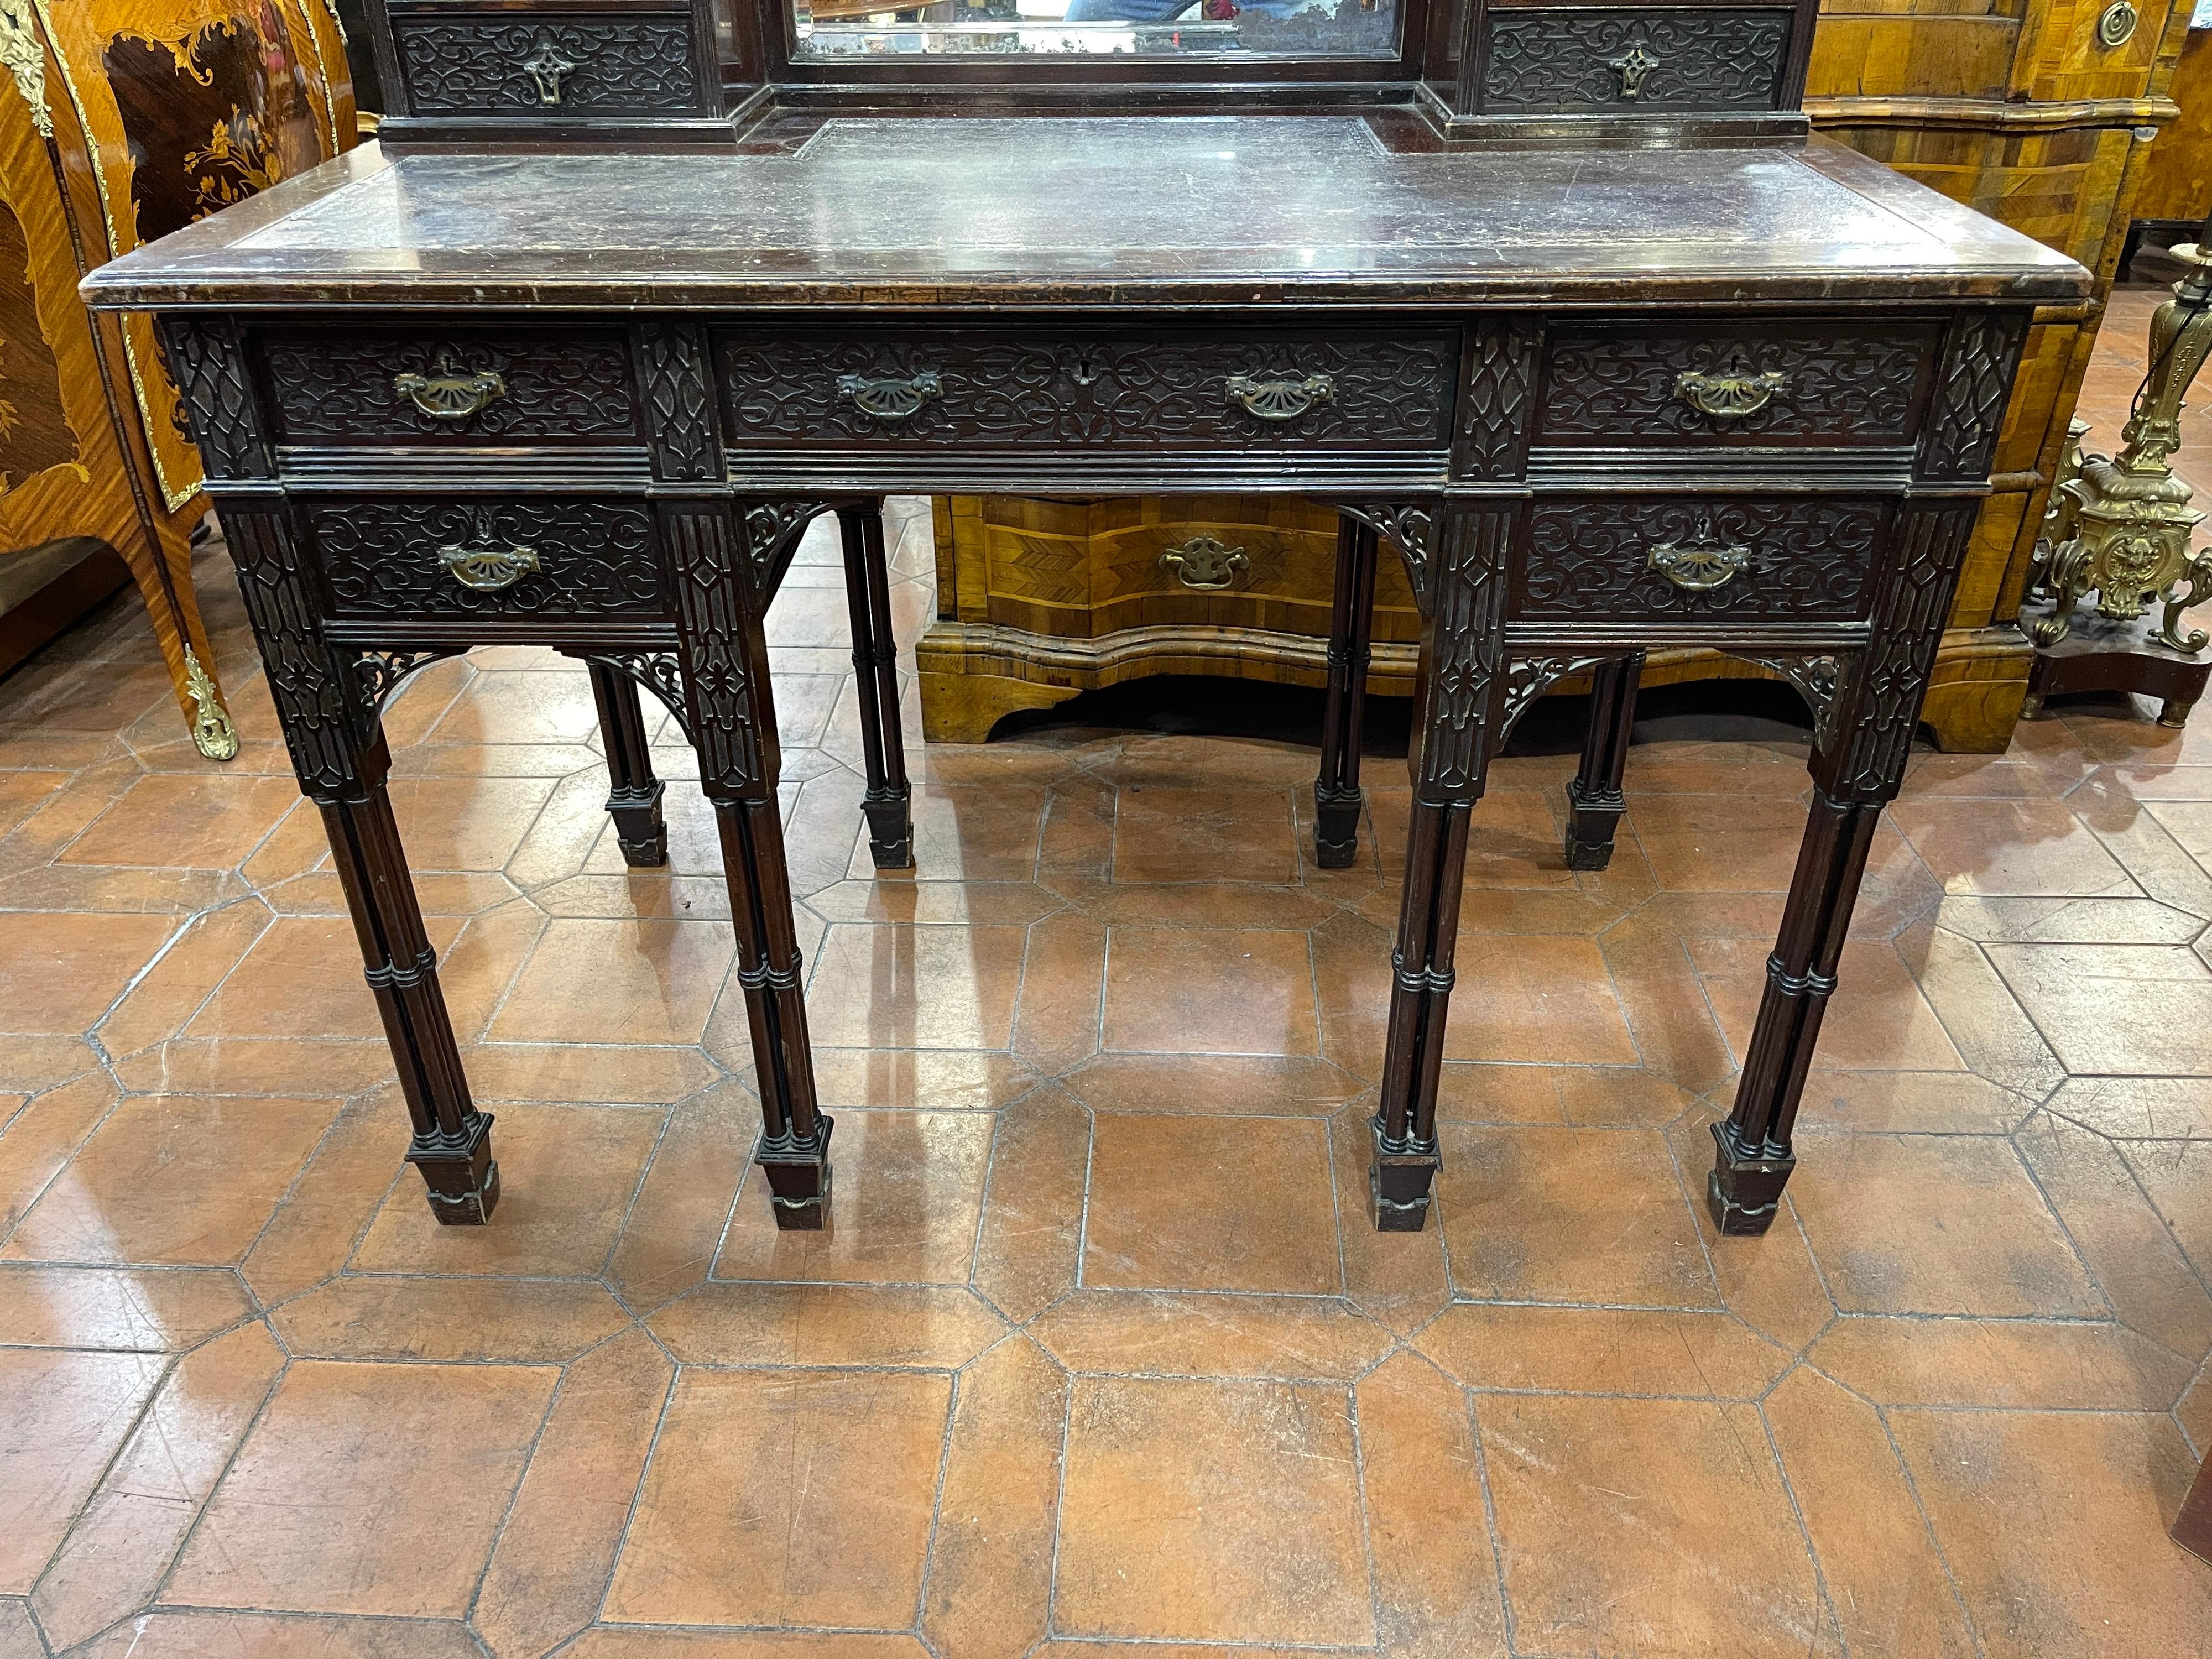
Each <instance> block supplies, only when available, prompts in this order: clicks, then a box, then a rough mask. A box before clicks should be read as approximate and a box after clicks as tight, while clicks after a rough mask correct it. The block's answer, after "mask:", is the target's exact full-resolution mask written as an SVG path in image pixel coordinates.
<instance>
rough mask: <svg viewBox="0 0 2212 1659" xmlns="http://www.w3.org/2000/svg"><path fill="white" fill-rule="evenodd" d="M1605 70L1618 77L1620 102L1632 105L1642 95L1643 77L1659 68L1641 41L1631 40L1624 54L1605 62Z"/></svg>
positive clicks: (1655, 59) (1656, 60)
mask: <svg viewBox="0 0 2212 1659" xmlns="http://www.w3.org/2000/svg"><path fill="white" fill-rule="evenodd" d="M1605 66H1606V67H1607V69H1609V70H1612V71H1613V73H1614V74H1615V75H1617V76H1620V101H1621V102H1622V103H1624V104H1632V103H1634V102H1635V101H1636V100H1638V99H1639V98H1641V97H1642V96H1643V95H1644V76H1647V75H1649V74H1650V73H1651V71H1652V70H1656V69H1657V68H1658V67H1659V59H1657V58H1654V57H1653V56H1652V55H1651V53H1650V49H1649V48H1647V47H1646V46H1644V42H1643V41H1642V40H1632V41H1631V42H1630V43H1629V47H1628V50H1627V51H1626V52H1623V53H1621V54H1620V57H1618V58H1607V60H1606V65H1605Z"/></svg>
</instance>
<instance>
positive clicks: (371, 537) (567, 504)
mask: <svg viewBox="0 0 2212 1659" xmlns="http://www.w3.org/2000/svg"><path fill="white" fill-rule="evenodd" d="M307 524H308V526H309V529H310V530H311V531H312V532H313V536H314V538H315V545H316V546H317V548H318V549H319V550H320V551H321V554H322V557H323V566H324V568H325V571H326V572H327V574H328V575H329V577H330V584H331V596H332V598H333V599H335V600H336V609H335V614H336V615H338V616H341V617H349V618H351V617H402V618H404V617H416V616H426V617H663V616H665V615H667V614H668V604H667V601H666V599H665V598H664V597H663V595H662V593H661V591H660V564H659V558H658V557H657V556H656V555H655V553H654V550H653V513H652V510H651V509H650V508H649V507H647V506H646V505H645V503H643V502H641V501H562V500H559V499H557V498H548V497H545V496H538V495H529V496H519V497H517V498H515V499H514V500H512V501H422V500H418V499H411V498H406V499H396V500H387V501H378V502H377V503H376V505H375V508H374V511H368V510H364V509H363V508H362V507H359V506H353V507H313V508H310V509H309V510H308V512H307ZM469 555H475V556H477V558H478V560H479V564H478V565H477V567H474V568H471V567H469V566H468V565H466V564H465V558H466V556H469ZM486 565H489V567H490V570H491V574H489V577H487V576H485V575H483V574H478V573H479V572H480V571H481V570H482V569H483V568H484V567H485V566H486ZM501 565H504V567H505V568H500V567H501ZM457 566H459V568H457ZM502 577H505V578H506V580H504V581H503V582H502V584H501V585H500V586H483V585H472V580H473V581H474V582H475V583H478V584H481V583H484V582H486V581H499V580H501V578H502Z"/></svg>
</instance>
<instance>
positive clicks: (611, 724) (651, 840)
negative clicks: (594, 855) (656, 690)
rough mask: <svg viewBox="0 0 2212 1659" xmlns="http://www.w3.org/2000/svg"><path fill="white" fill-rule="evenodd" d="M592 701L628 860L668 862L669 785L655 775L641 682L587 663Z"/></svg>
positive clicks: (641, 865) (647, 864)
mask: <svg viewBox="0 0 2212 1659" xmlns="http://www.w3.org/2000/svg"><path fill="white" fill-rule="evenodd" d="M585 666H586V668H588V669H589V670H590V671H591V675H592V700H593V701H594V702H597V703H598V704H599V736H600V738H601V739H602V740H603V741H604V742H605V744H606V748H607V782H608V785H609V787H608V790H607V816H608V817H611V818H612V819H613V820H614V825H615V840H616V842H617V843H618V844H619V845H620V846H621V848H622V855H623V863H625V864H627V865H629V866H630V867H631V868H633V869H649V868H652V867H653V866H659V865H665V864H666V863H667V862H668V823H667V820H666V818H665V817H663V816H662V812H661V806H660V797H661V794H662V793H663V791H664V790H665V788H666V787H667V786H666V785H665V784H664V783H662V782H661V781H660V780H659V778H657V777H655V776H654V775H653V749H652V746H651V744H649V743H648V742H647V739H646V732H645V711H644V709H643V708H642V707H641V704H640V703H639V702H638V688H637V682H636V681H635V680H634V679H632V678H630V677H629V675H627V674H625V673H623V671H621V670H620V669H618V668H616V667H614V666H613V665H611V664H609V663H604V662H593V661H589V660H586V663H585Z"/></svg>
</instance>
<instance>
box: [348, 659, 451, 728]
mask: <svg viewBox="0 0 2212 1659" xmlns="http://www.w3.org/2000/svg"><path fill="white" fill-rule="evenodd" d="M460 654H461V653H460V651H459V648H454V649H451V650H442V651H367V652H363V653H362V655H361V656H360V657H359V658H358V659H356V661H355V663H354V668H355V670H356V671H357V672H358V673H359V674H360V675H361V684H362V690H364V691H366V692H367V693H368V700H369V702H371V703H373V704H374V705H375V707H376V709H377V711H378V712H379V713H382V712H383V709H384V705H385V704H386V703H387V702H391V701H392V696H393V695H394V694H395V693H397V692H398V690H399V687H400V684H401V683H402V682H404V680H405V679H406V678H408V677H409V676H410V675H411V674H413V673H415V672H416V671H418V670H420V669H424V668H428V666H429V665H431V664H432V663H434V662H443V661H444V660H445V659H447V658H448V657H458V656H459V655H460Z"/></svg>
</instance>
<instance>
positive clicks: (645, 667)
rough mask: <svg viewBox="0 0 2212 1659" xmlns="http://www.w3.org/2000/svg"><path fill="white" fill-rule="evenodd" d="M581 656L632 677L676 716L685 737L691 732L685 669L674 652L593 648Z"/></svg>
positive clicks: (587, 660) (688, 736)
mask: <svg viewBox="0 0 2212 1659" xmlns="http://www.w3.org/2000/svg"><path fill="white" fill-rule="evenodd" d="M584 660H585V661H586V662H595V663H598V664H599V665H600V666H601V667H603V668H611V669H613V670H614V671H615V672H616V673H617V674H625V675H628V676H629V678H631V679H633V680H635V681H636V682H637V683H638V684H640V685H641V686H643V687H644V688H645V689H646V690H648V691H650V692H652V693H653V696H655V697H658V698H659V700H660V703H661V706H662V707H663V708H666V709H667V710H668V712H669V713H670V714H673V715H675V716H676V724H677V726H678V727H679V728H680V729H681V730H682V732H683V733H684V736H685V737H686V738H690V736H691V719H690V715H689V714H686V713H685V712H684V671H683V670H682V669H681V668H680V667H678V665H677V661H676V653H674V652H672V651H594V652H592V653H591V654H590V655H588V656H587V657H586V658H585V659H584Z"/></svg>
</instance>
